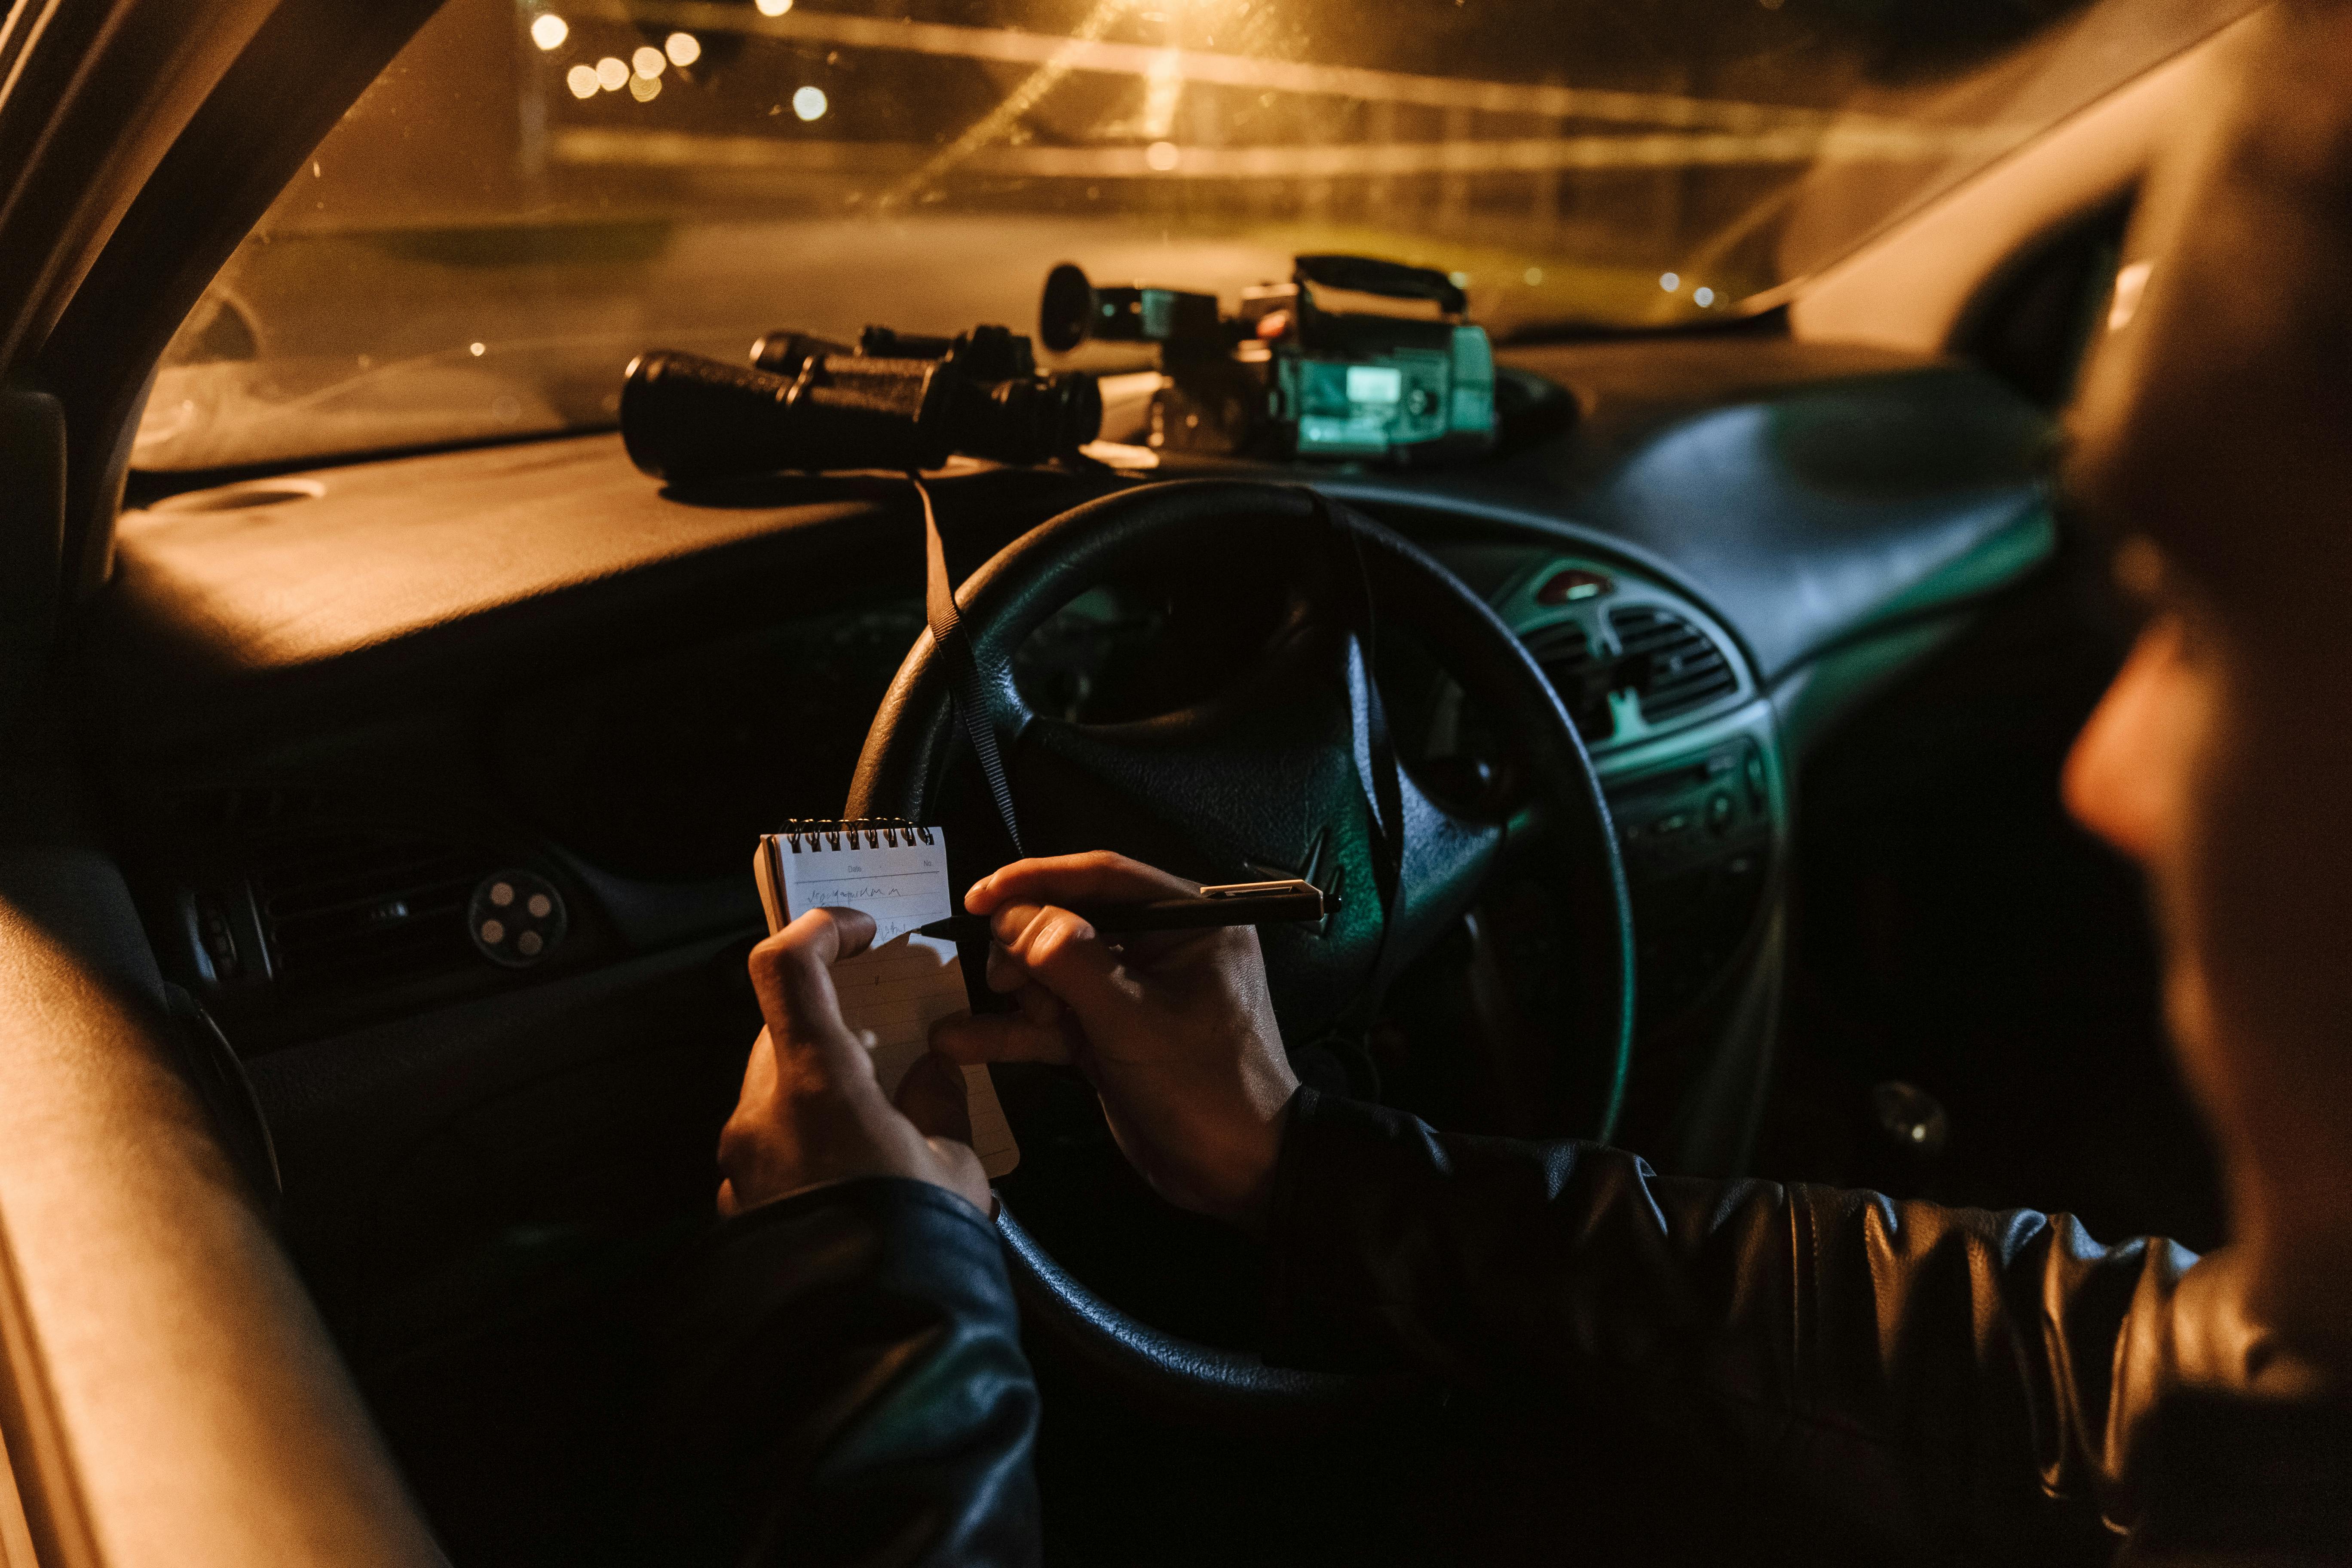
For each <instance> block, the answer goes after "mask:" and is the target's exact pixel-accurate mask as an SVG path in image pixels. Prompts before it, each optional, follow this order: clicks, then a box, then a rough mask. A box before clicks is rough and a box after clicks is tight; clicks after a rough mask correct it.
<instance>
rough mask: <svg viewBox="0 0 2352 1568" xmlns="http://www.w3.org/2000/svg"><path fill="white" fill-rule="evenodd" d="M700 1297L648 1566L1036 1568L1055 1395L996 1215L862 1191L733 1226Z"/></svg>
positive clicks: (692, 1273) (690, 1307) (827, 1194)
mask: <svg viewBox="0 0 2352 1568" xmlns="http://www.w3.org/2000/svg"><path fill="white" fill-rule="evenodd" d="M679 1286H680V1288H679V1289H677V1291H676V1292H675V1295H674V1307H673V1310H671V1312H670V1313H669V1314H668V1321H667V1324H666V1325H665V1326H664V1329H663V1331H662V1332H661V1334H660V1336H659V1339H658V1340H657V1342H656V1343H657V1345H658V1346H659V1353H660V1354H661V1355H662V1357H663V1359H664V1360H665V1362H666V1363H667V1364H665V1365H662V1366H660V1367H658V1368H656V1369H654V1370H655V1372H656V1377H657V1385H658V1386H659V1387H660V1388H661V1389H662V1390H663V1396H662V1399H661V1401H660V1403H659V1405H658V1406H657V1407H656V1411H655V1412H654V1415H653V1419H652V1421H651V1423H650V1426H651V1432H652V1446H653V1447H654V1449H655V1450H656V1451H655V1453H654V1454H653V1455H652V1457H651V1468H652V1471H653V1474H652V1477H651V1479H650V1483H649V1487H648V1497H647V1502H646V1514H647V1517H646V1520H645V1521H644V1526H643V1529H642V1531H641V1550H640V1552H639V1553H638V1556H639V1560H641V1561H643V1562H646V1563H709V1564H718V1563H726V1564H730V1565H742V1568H751V1565H753V1564H759V1565H766V1564H782V1563H793V1564H795V1565H796V1568H852V1565H856V1568H882V1565H883V1564H889V1565H890V1568H948V1565H950V1564H955V1565H958V1568H964V1565H970V1568H1014V1565H1018V1564H1026V1563H1034V1562H1036V1560H1037V1489H1036V1484H1035V1481H1034V1477H1033V1475H1032V1473H1031V1469H1030V1446H1031V1443H1032V1442H1033V1440H1034V1437H1035V1435H1036V1430H1037V1389H1036V1384H1034V1382H1033V1381H1032V1380H1031V1378H1030V1374H1029V1363H1028V1362H1027V1360H1026V1359H1024V1357H1023V1355H1022V1353H1021V1338H1020V1321H1019V1315H1018V1313H1017V1312H1016V1311H1015V1310H1014V1309H1013V1291H1012V1286H1011V1283H1010V1281H1009V1280H1008V1279H1006V1278H1005V1273H1004V1257H1003V1250H1002V1248H1001V1247H1000V1246H999V1244H998V1242H997V1239H996V1232H995V1228H994V1227H993V1226H992V1225H991V1224H990V1223H989V1221H988V1219H987V1217H986V1216H985V1215H982V1214H981V1213H980V1212H979V1211H977V1210H976V1209H974V1208H973V1207H972V1206H971V1205H970V1204H968V1203H966V1202H964V1201H963V1200H962V1199H961V1198H959V1197H957V1196H955V1195H954V1194H950V1193H948V1192H946V1191H944V1190H942V1189H940V1188H939V1187H935V1186H932V1185H930V1184H928V1183H925V1182H915V1181H906V1180H900V1179H897V1178H887V1177H873V1178H867V1179H865V1180H860V1181H853V1182H843V1183H839V1184H834V1185H831V1186H825V1187H819V1188H815V1189H813V1190H811V1191H809V1192H805V1193H802V1194H798V1195H796V1196H793V1197H790V1198H786V1199H783V1200H782V1201H781V1202H779V1203H773V1204H770V1205H765V1206H764V1207H761V1208H758V1209H754V1210H752V1211H751V1213H750V1214H747V1215H741V1216H740V1217H738V1218H736V1219H733V1220H730V1221H729V1222H728V1223H727V1224H725V1225H723V1226H720V1227H719V1230H718V1231H717V1233H716V1234H715V1235H714V1236H713V1237H711V1238H710V1239H709V1242H708V1243H707V1244H705V1246H704V1247H703V1248H702V1249H701V1252H700V1254H699V1256H698V1257H697V1258H694V1259H693V1260H692V1262H691V1264H690V1265H689V1266H688V1268H687V1269H686V1271H685V1273H684V1276H683V1278H682V1279H681V1280H680V1281H679Z"/></svg>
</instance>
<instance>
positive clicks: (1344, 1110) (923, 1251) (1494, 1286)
mask: <svg viewBox="0 0 2352 1568" xmlns="http://www.w3.org/2000/svg"><path fill="white" fill-rule="evenodd" d="M1269 1239H1270V1242H1271V1247H1272V1252H1273V1256H1274V1259H1275V1281H1276V1284H1275V1289H1276V1301H1275V1312H1274V1316H1275V1321H1276V1327H1277V1334H1278V1336H1279V1339H1280V1342H1281V1343H1280V1349H1281V1351H1282V1352H1284V1353H1285V1354H1286V1356H1287V1357H1288V1358H1289V1359H1293V1360H1297V1361H1302V1362H1309V1363H1320V1364H1326V1365H1331V1364H1339V1365H1356V1366H1368V1365H1395V1364H1398V1363H1403V1364H1407V1365H1411V1366H1414V1367H1418V1368H1421V1369H1423V1370H1425V1371H1427V1372H1429V1373H1433V1374H1436V1375H1437V1376H1440V1377H1442V1378H1444V1379H1445V1380H1448V1381H1449V1382H1451V1383H1454V1384H1458V1385H1469V1386H1474V1387H1475V1386H1479V1385H1486V1386H1496V1385H1510V1386H1514V1387H1518V1388H1522V1389H1524V1388H1525V1387H1526V1386H1527V1385H1528V1384H1531V1383H1532V1384H1537V1385H1538V1387H1539V1391H1540V1392H1541V1393H1542V1394H1544V1395H1545V1396H1546V1397H1548V1398H1549V1399H1552V1400H1554V1401H1556V1402H1557V1403H1558V1404H1559V1406H1560V1407H1561V1408H1562V1409H1564V1410H1569V1411H1573V1412H1575V1413H1576V1415H1577V1418H1579V1419H1581V1420H1587V1421H1591V1420H1608V1419H1612V1417H1618V1416H1631V1417H1632V1418H1633V1419H1636V1420H1638V1421H1640V1422H1642V1423H1644V1424H1645V1425H1647V1426H1649V1427H1651V1428H1653V1429H1654V1430H1655V1431H1658V1432H1661V1433H1663V1435H1664V1437H1665V1438H1666V1440H1667V1442H1668V1444H1669V1446H1670V1450H1671V1451H1672V1452H1674V1453H1675V1454H1676V1455H1678V1456H1686V1457H1687V1459H1688V1462H1689V1467H1690V1472H1691V1474H1692V1475H1693V1476H1695V1477H1698V1478H1702V1479H1700V1480H1698V1481H1697V1482H1696V1490H1697V1491H1698V1493H1699V1494H1700V1495H1701V1496H1702V1497H1704V1498H1707V1499H1710V1500H1713V1505H1714V1506H1721V1507H1725V1508H1732V1507H1737V1506H1740V1505H1739V1504H1738V1502H1737V1501H1736V1500H1738V1499H1741V1498H1752V1497H1755V1496H1758V1495H1761V1494H1764V1493H1778V1494H1780V1495H1781V1496H1783V1497H1793V1498H1796V1499H1799V1500H1801V1501H1802V1503H1803V1505H1804V1506H1802V1507H1800V1508H1798V1509H1795V1510H1780V1518H1781V1519H1782V1520H1784V1521H1785V1520H1787V1519H1789V1518H1790V1517H1796V1518H1800V1519H1801V1518H1802V1517H1803V1516H1804V1515H1805V1514H1807V1513H1808V1512H1809V1511H1810V1512H1812V1513H1814V1514H1816V1515H1818V1516H1821V1517H1824V1518H1828V1519H1832V1520H1834V1521H1836V1522H1837V1524H1838V1526H1839V1528H1838V1529H1837V1530H1832V1531H1824V1532H1823V1533H1824V1536H1825V1537H1827V1538H1834V1539H1839V1540H1843V1541H1844V1542H1849V1543H1853V1544H1860V1545H1867V1546H1870V1547H1872V1548H1874V1554H1875V1555H1879V1556H1882V1557H1885V1558H1889V1559H1892V1560H1895V1561H1904V1562H1913V1561H1972V1562H1982V1563H2002V1564H2009V1563H2032V1562H2072V1563H2103V1562H2105V1561H2107V1560H2108V1559H2110V1558H2111V1557H2113V1556H2114V1555H2115V1553H2116V1548H2117V1543H2118V1538H2119V1537H2123V1538H2124V1545H2123V1550H2124V1552H2125V1554H2126V1558H2127V1559H2128V1560H2130V1561H2133V1562H2137V1563H2148V1564H2155V1563H2165V1564H2184V1565H2185V1564H2189V1563H2200V1564H2215V1565H2221V1564H2229V1565H2234V1568H2251V1565H2252V1564H2257V1563H2261V1564H2291V1563H2325V1562H2335V1561H2352V1415H2347V1409H2346V1407H2345V1406H2344V1405H2340V1404H2334V1403H2330V1402H2329V1401H2328V1399H2327V1398H2326V1390H2325V1389H2324V1388H2321V1387H2319V1386H2318V1385H2317V1384H2316V1383H2315V1380H2313V1379H2312V1378H2310V1377H2309V1376H2308V1375H2307V1374H2306V1373H2304V1372H2303V1371H2302V1370H2301V1368H2300V1364H2299V1363H2296V1362H2295V1361H2294V1358H2292V1357H2290V1356H2287V1355H2286V1354H2284V1352H2282V1351H2281V1350H2280V1349H2279V1347H2277V1346H2276V1345H2274V1344H2273V1343H2272V1342H2270V1340H2269V1339H2268V1337H2267V1336H2265V1335H2264V1334H2263V1332H2261V1331H2259V1330H2258V1329H2256V1328H2255V1327H2254V1326H2252V1325H2251V1324H2249V1323H2248V1322H2247V1321H2245V1320H2244V1318H2243V1317H2242V1315H2241V1314H2239V1313H2238V1312H2237V1311H2236V1310H2235V1309H2234V1305H2233V1303H2234V1302H2235V1300H2236V1297H2235V1294H2234V1291H2233V1290H2232V1289H2231V1277H2230V1273H2229V1266H2228V1260H2227V1258H2226V1257H2225V1256H2222V1255H2217V1256H2216V1257H2215V1258H2210V1259H2208V1260H2206V1261H2204V1262H2201V1263H2200V1261H2199V1260H2198V1259H2197V1258H2195V1257H2194V1256H2193V1255H2191V1254H2189V1253H2188V1252H2187V1251H2184V1250H2183V1249H2182V1248H2180V1247H2176V1246H2173V1245H2172V1244H2171V1243H2168V1242H2163V1241H2144V1240H2143V1241H2133V1242H2127V1243H2126V1244H2124V1245H2122V1246H2119V1247H2099V1246H2097V1245H2096V1244H2095V1243H2094V1242H2093V1241H2092V1240H2091V1239H2090V1238H2089V1237H2086V1236H2085V1235H2084V1233H2083V1231H2082V1228H2081V1226H2078V1225H2076V1224H2075V1223H2074V1221H2073V1220H2072V1219H2070V1218H2068V1217H2066V1216H2064V1215H2055V1216H2050V1215H2040V1214H2035V1213H2032V1211H2029V1210H2012V1211H2011V1212H2008V1213H2005V1214H1990V1213H1986V1212H1983V1211H1981V1210H1960V1209H1946V1208H1939V1207H1937V1206H1936V1205H1930V1204H1922V1203H1895V1202H1893V1201H1890V1200H1888V1199H1886V1198H1884V1197H1880V1196H1878V1195H1876V1194H1870V1193H1856V1192H1839V1191H1833V1190H1830V1189H1825V1188H1818V1187H1803V1186H1781V1185H1778V1184H1772V1183H1767V1182H1732V1183H1721V1182H1709V1181H1693V1180H1678V1179H1673V1178H1666V1177H1660V1176H1658V1175H1656V1174H1655V1173H1653V1172H1652V1171H1651V1170H1650V1168H1649V1166H1648V1165H1647V1164H1645V1163H1643V1162H1642V1161H1641V1160H1639V1159H1637V1158H1635V1157H1634V1156H1633V1155H1630V1154H1626V1153H1623V1152H1620V1151H1617V1150H1613V1149H1605V1148H1601V1147H1597V1146H1594V1145H1590V1144H1578V1143H1527V1142H1507V1141H1503V1140H1496V1139H1484V1138H1472V1137H1460V1136H1454V1135H1449V1134H1444V1133H1439V1132H1435V1131H1432V1130H1431V1129H1430V1128H1428V1127H1427V1126H1425V1125H1424V1124H1423V1123H1422V1122H1420V1121H1415V1120H1413V1119H1412V1118H1411V1117H1409V1116H1405V1115H1402V1114H1400V1113H1398V1112H1395V1111H1391V1110H1382V1109H1380V1108H1378V1107H1374V1106H1368V1105H1362V1104H1359V1103H1356V1102H1353V1101H1349V1100H1337V1099H1333V1098H1329V1097H1327V1096H1323V1095H1318V1094H1317V1093H1316V1092H1315V1091H1313V1090H1311V1089H1301V1090H1300V1091H1299V1093H1298V1096H1297V1100H1294V1102H1293V1104H1292V1107H1291V1113H1290V1126H1289V1131H1288V1134H1287V1137H1286V1142H1285V1144H1284V1149H1283V1154H1282V1163H1281V1167H1280V1169H1279V1171H1278V1173H1277V1174H1276V1194H1275V1202H1274V1215H1273V1227H1272V1233H1271V1236H1270V1238H1269ZM670 1343H671V1344H672V1346H673V1347H674V1350H673V1355H674V1359H673V1363H672V1365H671V1366H670V1367H669V1368H668V1369H667V1371H668V1374H669V1376H668V1384H669V1386H670V1387H671V1388H672V1389H673V1390H674V1394H673V1397H672V1403H671V1405H670V1409H669V1413H668V1416H667V1421H666V1422H665V1423H664V1424H663V1426H662V1428H661V1429H663V1430H666V1431H667V1433H669V1434H670V1436H669V1437H668V1439H667V1444H666V1447H667V1452H666V1453H665V1455H664V1460H665V1467H664V1468H665V1469H666V1471H667V1475H668V1477H669V1480H668V1482H667V1486H666V1488H665V1489H664V1491H663V1494H662V1495H663V1499H664V1506H663V1508H662V1510H661V1514H662V1519H661V1521H660V1523H659V1527H658V1530H657V1531H656V1539H658V1540H659V1541H661V1542H663V1544H664V1548H665V1550H664V1551H663V1552H661V1553H660V1557H661V1560H663V1561H668V1562H679V1563H757V1564H768V1563H809V1564H843V1565H846V1564H880V1563H892V1564H898V1563H907V1564H945V1563H971V1564H990V1565H994V1564H1014V1563H1033V1562H1034V1561H1035V1560H1036V1556H1037V1551H1038V1544H1037V1540H1038V1537H1037V1502H1036V1496H1035V1489H1034V1483H1033V1481H1032V1479H1031V1472H1030V1447H1031V1444H1032V1441H1033V1439H1034V1432H1035V1427H1036V1418H1037V1402H1036V1392H1035V1387H1034V1384H1033V1383H1032V1382H1031V1380H1030V1374H1029V1369H1028V1366H1027V1364H1026V1363H1025V1362H1024V1360H1023V1357H1022V1353H1021V1350H1020V1344H1019V1340H1018V1323H1017V1319H1016V1314H1015V1312H1014V1310H1013V1301H1012V1297H1011V1294H1010V1290H1009V1288H1008V1284H1007V1281H1006V1278H1005V1273H1004V1266H1003V1259H1002V1257H1001V1254H1000V1253H999V1250H998V1247H997V1243H996V1240H995V1237H994V1236H993V1234H992V1231H991V1230H990V1228H989V1227H988V1225H987V1223H986V1221H984V1220H983V1219H982V1217H981V1216H980V1215H978V1214H977V1213H976V1212H974V1211H973V1210H972V1209H971V1208H970V1207H969V1206H968V1205H965V1204H964V1203H962V1202H961V1200H960V1199H957V1198H955V1197H952V1196H950V1195H949V1194H946V1193H943V1192H940V1190H938V1189H937V1188H933V1187H929V1186H926V1185H923V1184H919V1183H914V1182H905V1181H884V1180H873V1181H861V1182H851V1183H845V1184H840V1185H838V1186H833V1187H827V1188H823V1189H819V1190H817V1191H814V1192H811V1193H807V1194H802V1195H800V1196H798V1197H795V1198H792V1199H789V1200H787V1201H785V1202H783V1203H780V1204H775V1205H770V1206H769V1207H767V1208H763V1209H761V1210H758V1211H755V1212H754V1213H753V1214H751V1215H747V1216H745V1217H743V1218H741V1219H739V1220H736V1221H733V1222H730V1224H729V1225H728V1226H724V1227H722V1228H721V1230H720V1232H719V1235H718V1237H715V1238H714V1240H713V1242H712V1243H711V1244H710V1246H709V1248H708V1249H707V1251H706V1253H705V1255H704V1257H703V1258H702V1259H701V1260H700V1262H699V1264H698V1267H697V1268H696V1269H695V1270H694V1272H693V1274H692V1276H691V1284H690V1286H689V1289H688V1291H687V1294H686V1297H685V1308H684V1310H683V1311H682V1313H681V1314H680V1315H679V1317H678V1318H677V1321H676V1323H675V1325H674V1329H673V1332H672V1334H671V1336H670ZM1342 1506H1344V1505H1342ZM1572 1545H1573V1543H1572V1542H1563V1543H1562V1546H1563V1549H1566V1548H1568V1547H1570V1546H1572ZM1801 1560H1810V1561H1825V1560H1828V1559H1826V1558H1823V1557H1821V1556H1818V1555H1816V1556H1814V1557H1812V1558H1811V1559H1801Z"/></svg>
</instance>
